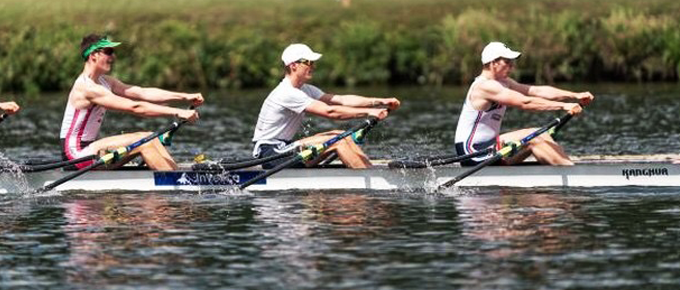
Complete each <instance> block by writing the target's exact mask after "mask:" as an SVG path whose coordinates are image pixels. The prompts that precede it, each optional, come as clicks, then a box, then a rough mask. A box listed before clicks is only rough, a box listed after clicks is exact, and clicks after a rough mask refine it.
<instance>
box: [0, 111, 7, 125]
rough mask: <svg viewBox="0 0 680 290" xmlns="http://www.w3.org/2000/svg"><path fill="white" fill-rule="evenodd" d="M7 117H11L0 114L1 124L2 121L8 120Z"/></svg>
mask: <svg viewBox="0 0 680 290" xmlns="http://www.w3.org/2000/svg"><path fill="white" fill-rule="evenodd" d="M7 116H9V115H7V114H6V113H2V114H0V123H2V121H4V120H5V118H7Z"/></svg>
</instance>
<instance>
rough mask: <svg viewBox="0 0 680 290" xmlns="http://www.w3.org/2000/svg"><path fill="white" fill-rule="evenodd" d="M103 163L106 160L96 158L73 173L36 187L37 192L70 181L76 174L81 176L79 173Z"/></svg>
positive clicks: (81, 173)
mask: <svg viewBox="0 0 680 290" xmlns="http://www.w3.org/2000/svg"><path fill="white" fill-rule="evenodd" d="M104 164H106V162H105V161H104V160H102V159H99V160H97V162H95V163H92V164H90V165H89V166H87V167H85V168H82V169H80V170H78V171H76V172H73V173H71V174H69V175H67V176H64V177H63V178H60V179H58V180H56V181H54V182H52V183H50V184H48V185H45V186H43V187H41V188H40V189H38V192H45V191H48V190H52V189H54V188H56V187H57V186H59V185H62V184H64V183H66V182H67V181H70V180H72V179H74V178H76V177H78V176H81V175H83V174H85V173H86V172H88V171H90V170H92V169H94V168H97V167H99V166H101V165H104Z"/></svg>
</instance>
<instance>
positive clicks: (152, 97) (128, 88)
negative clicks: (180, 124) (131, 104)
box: [107, 76, 204, 107]
mask: <svg viewBox="0 0 680 290" xmlns="http://www.w3.org/2000/svg"><path fill="white" fill-rule="evenodd" d="M107 81H108V82H109V84H111V90H112V91H113V92H114V93H115V94H118V95H120V96H124V97H127V98H130V99H134V100H139V101H145V102H149V103H154V104H161V105H164V104H167V103H170V102H175V101H186V102H189V103H191V104H192V105H193V106H194V107H198V106H200V105H202V104H203V101H204V99H203V95H202V94H200V93H195V94H187V93H179V92H172V91H167V90H163V89H159V88H144V87H140V86H133V85H128V84H126V83H123V82H121V81H120V80H118V79H116V78H113V77H108V76H107Z"/></svg>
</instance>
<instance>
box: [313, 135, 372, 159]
mask: <svg viewBox="0 0 680 290" xmlns="http://www.w3.org/2000/svg"><path fill="white" fill-rule="evenodd" d="M342 132H343V131H340V130H334V131H329V132H324V133H319V134H316V135H314V136H311V137H307V138H304V139H302V140H300V142H301V143H302V144H305V145H316V144H321V143H323V142H326V141H328V140H329V139H331V138H333V137H335V136H337V135H338V134H340V133H342ZM333 152H336V153H337V154H338V158H340V160H341V161H342V163H343V164H345V165H346V166H347V167H349V168H370V167H371V161H370V160H369V159H368V156H366V154H365V153H364V151H363V150H362V149H361V147H359V145H357V144H356V143H354V141H353V140H352V138H351V137H347V138H344V139H342V140H340V141H338V142H337V143H335V144H333V145H331V147H329V148H328V149H327V150H326V152H324V153H323V154H322V155H321V157H320V158H317V159H315V160H313V161H312V162H311V163H309V164H308V165H309V166H314V165H316V164H318V163H319V162H321V161H323V160H324V159H325V158H326V157H328V155H330V154H332V153H333Z"/></svg>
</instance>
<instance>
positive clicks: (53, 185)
mask: <svg viewBox="0 0 680 290" xmlns="http://www.w3.org/2000/svg"><path fill="white" fill-rule="evenodd" d="M186 122H187V121H186V120H182V121H175V122H172V124H170V125H169V126H167V127H166V128H164V129H162V130H160V131H156V132H154V133H152V134H150V135H149V136H146V137H144V138H142V139H140V140H139V141H137V142H134V143H132V144H130V145H128V146H125V147H121V148H119V149H118V150H115V151H113V152H110V153H107V154H106V155H104V156H102V157H100V158H99V159H97V161H96V162H95V163H93V164H91V165H89V166H87V167H85V168H82V169H80V170H78V171H76V172H74V173H72V174H69V175H67V176H64V177H63V178H60V179H58V180H56V181H54V182H52V183H50V184H48V185H45V186H43V187H41V188H39V189H38V190H37V191H38V192H44V191H47V190H50V189H54V188H56V187H57V186H59V185H61V184H63V183H65V182H67V181H69V180H72V179H74V178H76V177H78V176H80V175H83V174H85V173H86V172H88V171H90V170H92V169H95V168H97V167H99V166H102V165H104V164H108V163H110V162H112V161H113V160H115V159H116V158H117V157H122V156H125V155H126V154H128V153H129V152H130V151H132V150H134V149H136V148H137V147H139V146H142V145H144V144H145V143H147V142H149V141H151V140H153V139H155V138H158V136H160V135H162V134H164V133H165V132H168V131H170V130H173V129H176V128H179V126H181V125H182V124H184V123H186Z"/></svg>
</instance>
